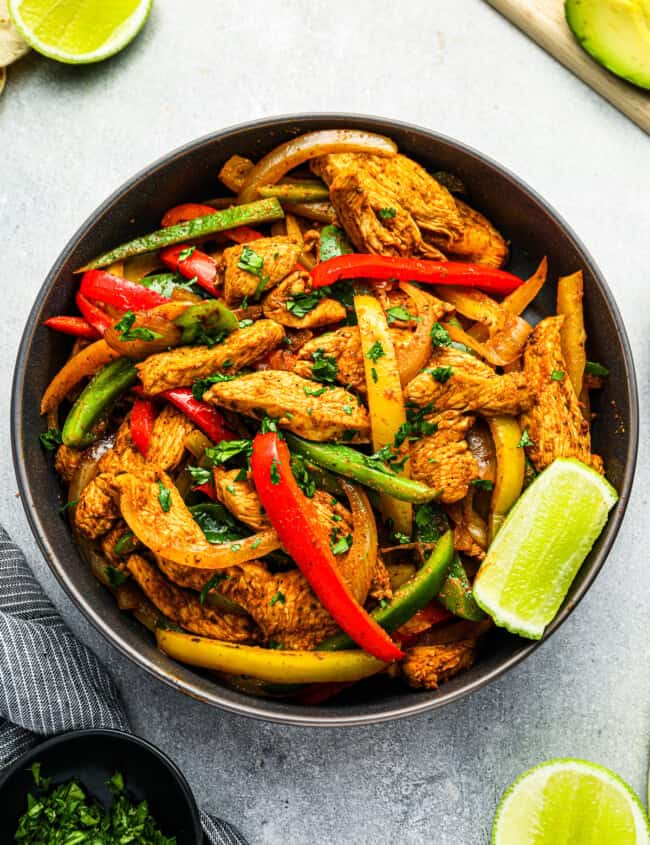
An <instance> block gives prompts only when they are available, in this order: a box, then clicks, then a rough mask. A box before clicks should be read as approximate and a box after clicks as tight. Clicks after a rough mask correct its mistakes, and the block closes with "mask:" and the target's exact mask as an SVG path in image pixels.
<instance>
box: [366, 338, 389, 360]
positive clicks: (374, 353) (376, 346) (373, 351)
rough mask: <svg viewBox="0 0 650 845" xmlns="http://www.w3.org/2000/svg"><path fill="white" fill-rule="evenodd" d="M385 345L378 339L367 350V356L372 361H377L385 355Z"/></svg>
mask: <svg viewBox="0 0 650 845" xmlns="http://www.w3.org/2000/svg"><path fill="white" fill-rule="evenodd" d="M385 354H386V353H385V352H384V347H383V346H382V345H381V343H380V342H379V341H378V340H376V341H375V342H374V343H373V344H372V346H371V347H370V349H369V350H368V351H367V352H366V358H369V359H370V360H371V361H374V362H376V361H377V359H378V358H381V357H383V356H384V355H385Z"/></svg>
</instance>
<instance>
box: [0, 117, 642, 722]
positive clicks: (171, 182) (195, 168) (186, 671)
mask: <svg viewBox="0 0 650 845" xmlns="http://www.w3.org/2000/svg"><path fill="white" fill-rule="evenodd" d="M337 126H343V127H353V128H363V129H368V130H372V131H376V132H380V133H383V134H385V135H390V136H391V137H392V138H393V139H394V140H395V141H396V142H397V144H398V145H399V148H400V150H401V151H402V152H404V153H406V154H407V155H410V156H412V157H413V158H415V159H417V160H418V161H420V162H421V163H422V164H424V165H425V166H426V167H428V168H430V169H431V170H434V171H436V170H448V171H452V172H453V173H456V174H457V175H458V176H459V177H460V178H461V179H462V180H463V181H464V182H465V184H466V185H467V187H468V190H469V201H470V203H471V204H472V205H473V206H475V207H476V208H478V209H479V210H480V211H483V212H484V213H485V214H486V215H487V216H488V218H489V219H490V220H492V221H493V222H494V223H495V225H496V226H497V227H498V228H499V229H500V230H501V231H502V232H503V233H504V234H505V236H506V237H507V238H508V239H509V240H510V241H511V243H512V257H511V259H510V265H509V267H510V269H511V270H513V271H514V272H515V273H517V274H520V275H522V276H525V275H526V274H529V273H531V272H532V271H533V269H534V268H535V267H536V265H537V264H538V262H539V260H540V259H541V257H542V256H544V255H547V256H548V259H549V267H550V278H551V279H554V278H557V276H558V275H561V274H563V273H569V272H572V271H574V270H577V269H579V268H582V270H583V272H584V278H585V312H586V323H587V331H588V334H589V353H590V356H591V358H593V359H594V360H597V361H604V362H606V363H607V366H608V367H609V369H610V372H611V377H610V378H609V379H608V380H607V383H606V385H605V389H604V390H603V391H601V392H600V394H599V395H598V396H596V397H595V400H594V410H595V411H596V412H597V414H598V416H597V419H596V422H595V424H594V427H593V439H594V450H595V451H597V452H599V453H600V454H601V455H602V456H603V458H604V460H605V465H606V467H607V472H608V476H609V478H610V480H611V481H612V483H613V484H614V485H615V487H616V488H617V489H618V491H619V493H620V501H619V503H618V504H617V506H616V507H615V508H614V510H613V512H612V513H611V514H610V518H609V522H608V524H607V526H606V528H605V530H604V531H603V533H602V534H601V536H600V537H599V539H598V541H597V543H596V545H595V546H594V548H593V550H592V551H591V553H590V555H589V557H588V558H587V560H586V561H585V563H584V565H583V566H582V568H581V570H580V572H579V574H578V576H577V578H576V579H575V581H574V583H573V585H572V587H571V590H570V591H569V595H568V596H567V599H566V601H565V602H564V605H563V607H562V609H561V610H560V612H559V613H558V615H557V617H556V619H555V620H554V622H553V623H552V624H551V625H550V626H549V627H548V629H547V631H546V634H545V638H546V637H548V636H550V635H551V634H552V633H553V632H554V631H556V630H557V629H558V627H559V626H560V625H561V624H562V622H564V620H565V619H566V618H567V616H568V615H569V614H570V613H571V611H572V610H573V608H574V607H575V606H576V604H577V603H578V601H580V599H581V598H582V597H583V596H584V594H585V593H586V591H587V590H588V589H589V586H590V585H591V583H592V582H593V580H594V578H595V577H596V575H597V573H598V571H599V569H600V567H601V566H602V565H603V563H604V561H605V558H606V557H607V554H608V552H609V550H610V548H611V546H612V543H613V542H614V538H615V537H616V534H617V532H618V530H619V527H620V524H621V520H622V518H623V514H624V512H625V508H626V505H627V501H628V497H629V493H630V488H631V485H632V478H633V475H634V467H635V462H636V452H637V440H638V406H637V389H636V381H635V376H634V366H633V363H632V356H631V353H630V348H629V344H628V340H627V336H626V334H625V329H624V327H623V323H622V320H621V316H620V314H619V312H618V309H617V307H616V304H615V302H614V299H613V297H612V295H611V293H610V291H609V288H608V287H607V284H606V282H605V280H604V279H603V277H602V275H601V274H600V272H599V271H598V269H597V268H596V266H595V264H594V262H593V260H592V258H591V257H590V255H589V254H588V252H587V251H586V250H585V248H584V247H583V246H582V244H581V243H580V242H579V241H578V239H577V238H576V236H575V235H574V234H573V233H572V232H571V230H570V229H569V228H568V226H567V225H566V224H565V223H564V221H562V220H561V219H560V217H559V216H558V215H557V214H556V213H555V212H554V211H553V210H552V209H551V208H549V206H548V205H547V204H546V203H545V202H544V201H543V200H542V199H541V198H540V197H539V196H538V195H537V194H535V193H534V191H532V190H531V189H530V188H528V187H527V186H526V185H524V184H523V183H522V182H521V181H520V180H519V179H517V178H516V177H515V176H513V175H512V174H511V173H509V172H508V171H506V170H504V169H503V168H502V167H500V166H499V165H497V164H495V163H494V162H492V161H490V160H488V159H486V158H485V157H484V156H482V155H480V154H479V153H477V152H476V151H474V150H471V149H469V148H468V147H466V146H464V145H463V144H460V143H458V142H457V141H453V140H451V139H449V138H444V137H441V136H440V135H436V134H434V133H432V132H428V131H427V130H425V129H421V128H418V127H415V126H410V125H407V124H404V123H398V122H396V121H391V120H385V119H381V118H371V117H358V116H351V115H335V114H334V115H332V114H329V115H302V116H295V117H281V118H270V119H267V120H262V121H258V122H256V123H252V124H246V125H244V126H238V127H234V128H232V129H225V130H223V131H221V132H217V133H215V134H213V135H209V136H207V137H205V138H201V139H199V140H198V141H194V142H193V143H191V144H188V145H187V146H185V147H183V148H181V149H179V150H176V151H175V152H173V153H171V154H170V155H168V156H166V157H165V158H163V159H161V160H160V161H158V162H156V163H155V164H152V165H151V166H150V167H148V168H146V169H145V170H144V171H142V172H141V173H139V174H138V175H137V176H134V177H133V179H131V180H130V181H129V182H127V183H126V184H125V185H124V186H123V187H121V188H120V189H119V190H118V191H117V192H116V193H114V194H113V195H112V196H111V197H109V198H108V199H107V200H106V201H105V202H104V203H103V204H102V205H101V206H100V207H99V208H98V209H97V211H95V213H94V214H93V215H92V216H91V217H90V218H89V219H88V220H87V221H86V222H85V223H84V224H83V226H82V227H81V229H80V230H79V231H78V232H77V234H76V235H75V236H74V237H73V238H72V240H71V241H70V243H69V244H68V245H67V246H66V247H65V249H64V250H63V252H62V254H61V255H60V256H59V258H58V260H57V261H56V263H55V265H54V267H53V268H52V270H51V271H50V273H49V275H48V277H47V279H46V280H45V283H44V285H43V287H42V289H41V292H40V293H39V295H38V297H37V298H36V302H35V304H34V307H33V309H32V312H31V314H30V316H29V320H28V322H27V327H26V329H25V333H24V336H23V339H22V342H21V345H20V351H19V354H18V360H17V364H16V372H15V378H14V385H13V407H12V424H13V439H12V442H13V454H14V462H15V467H16V474H17V476H18V483H19V487H20V491H21V495H22V500H23V504H24V506H25V509H26V512H27V517H28V519H29V522H30V524H31V527H32V530H33V532H34V535H35V536H36V539H37V541H38V543H39V545H40V547H41V549H42V551H43V554H44V555H45V556H46V558H47V560H48V562H49V565H50V567H51V568H52V570H53V572H54V573H55V575H56V576H57V578H58V579H59V581H60V582H61V584H62V585H63V587H64V588H65V590H66V591H67V592H68V594H69V595H70V597H71V598H72V599H73V601H75V603H76V604H77V605H78V606H79V607H80V608H81V610H82V611H83V612H84V613H85V614H86V616H87V617H88V618H89V619H90V621H91V622H92V623H93V624H94V625H95V626H96V627H97V628H98V629H99V630H100V631H101V632H102V633H103V634H104V635H105V636H106V637H107V638H108V639H109V640H110V641H111V642H112V643H113V644H114V645H115V646H117V648H119V649H120V650H121V651H122V652H124V653H125V654H127V655H128V656H129V657H130V658H131V659H132V660H134V661H135V662H136V663H138V664H139V665H140V666H142V667H143V668H144V669H146V670H147V671H148V672H151V673H152V674H153V675H155V676H156V677H158V678H160V679H162V680H164V681H165V682H166V683H168V684H170V685H172V686H175V687H177V688H179V689H181V690H183V691H184V692H186V693H188V694H189V695H191V696H193V697H195V698H198V699H200V700H202V701H206V702H208V703H210V704H213V705H217V706H218V707H223V708H225V709H227V710H233V711H235V712H237V713H241V714H243V715H249V716H256V717H259V718H264V719H269V720H272V721H278V722H289V723H293V724H301V725H349V724H359V723H370V722H379V721H382V720H386V719H394V718H397V717H401V716H408V715H411V714H414V713H419V712H422V711H424V710H430V709H433V708H436V707H441V706H442V705H444V704H447V703H448V702H450V701H454V700H455V699H457V698H460V697H461V696H463V695H466V694H467V693H469V692H471V691H472V690H475V689H478V688H479V687H481V686H483V685H484V684H486V683H489V682H490V681H491V680H493V679H494V678H496V677H498V676H499V675H500V674H502V673H503V672H504V671H505V670H506V669H508V668H510V667H511V666H514V665H515V664H516V663H518V662H519V661H520V660H522V659H523V658H524V657H526V656H527V655H528V654H530V653H531V652H532V651H533V649H534V648H536V647H537V645H538V643H536V642H530V641H525V640H522V639H519V638H517V637H514V636H510V635H508V634H506V633H505V632H504V631H501V630H497V631H494V632H493V633H492V634H491V635H490V636H489V637H487V638H486V639H485V641H484V643H483V646H482V652H481V655H480V659H479V660H478V661H477V663H476V665H475V666H473V667H472V668H471V669H470V670H469V671H467V672H465V673H464V674H462V675H459V676H458V677H456V678H454V679H452V680H451V681H449V682H448V683H446V684H445V685H444V686H443V687H441V688H440V689H439V690H436V691H428V692H417V693H416V692H412V691H409V690H407V689H405V688H404V687H402V686H398V685H396V684H391V683H390V682H388V681H382V682H378V681H377V680H375V681H373V682H369V683H366V684H359V685H355V686H354V687H353V688H352V690H351V691H350V693H349V694H348V696H347V698H344V697H341V698H339V699H337V700H335V703H332V704H330V705H328V706H321V707H303V706H299V705H297V704H292V703H290V702H285V701H278V700H270V699H258V698H253V697H251V696H248V695H245V694H242V693H240V692H236V691H234V690H231V689H229V688H228V687H226V686H224V685H223V684H221V683H219V682H218V681H217V680H215V679H214V677H211V676H209V675H207V674H202V673H200V672H198V671H196V670H194V669H191V668H190V667H187V666H182V665H181V664H179V663H176V662H175V661H173V660H170V659H169V658H168V657H166V656H165V655H163V654H161V653H160V652H159V651H158V650H157V649H156V646H155V643H154V641H153V638H152V637H151V635H150V634H149V632H148V631H147V630H146V629H145V628H143V627H142V626H141V625H140V624H139V623H137V622H136V621H135V620H133V619H132V618H130V617H128V616H126V615H124V614H122V613H121V612H120V611H119V610H118V608H117V606H116V604H115V602H114V600H113V597H112V596H111V595H110V594H109V593H108V591H106V590H105V589H104V588H103V587H101V585H100V584H98V583H97V581H96V580H95V579H94V578H93V576H92V574H91V573H90V571H89V569H88V567H87V566H86V565H85V564H84V562H83V560H82V559H81V557H80V555H79V552H78V551H77V548H76V547H75V545H74V543H73V541H72V537H71V535H70V531H69V529H68V526H67V524H66V523H65V521H64V520H62V519H61V517H60V516H59V514H58V513H57V508H56V503H57V501H61V492H62V490H61V486H60V484H59V482H58V480H57V478H56V475H55V473H54V471H53V469H52V465H51V460H50V459H49V457H48V456H47V455H45V454H44V453H43V451H42V450H41V449H40V448H39V445H38V434H39V433H40V432H41V431H42V430H43V428H44V424H43V421H42V419H41V418H40V417H39V408H38V406H39V399H40V396H41V394H42V393H43V390H44V388H45V387H46V385H47V384H48V382H49V381H50V379H51V378H52V376H53V375H54V373H55V372H56V370H57V369H58V367H59V366H60V365H61V364H62V363H63V361H64V360H65V357H66V355H67V354H68V350H69V347H70V344H69V340H66V339H65V337H63V336H61V335H57V334H55V333H54V332H50V331H48V330H46V329H45V328H43V326H42V322H43V320H44V319H46V318H48V317H50V316H52V315H55V314H63V313H66V312H70V311H72V310H73V308H74V290H75V287H76V284H75V281H74V279H73V277H72V270H74V269H75V268H77V267H80V266H82V265H83V264H84V263H85V262H86V261H88V260H90V259H91V258H93V257H94V256H95V255H97V254H99V253H100V252H103V251H104V250H106V249H108V248H110V247H112V246H114V245H115V244H117V243H119V242H121V241H126V240H129V239H130V238H132V237H134V236H136V235H138V234H142V233H144V232H147V231H149V230H152V229H156V228H157V227H158V225H159V221H160V218H161V216H162V214H163V212H164V211H165V210H166V209H167V208H169V207H170V206H172V205H175V204H177V203H180V202H186V201H189V200H201V199H202V198H205V197H208V196H213V195H214V194H215V193H216V192H217V191H218V182H217V178H216V174H217V173H218V171H219V168H220V167H221V165H222V164H223V163H224V161H225V160H226V159H227V158H228V157H229V156H231V155H233V154H234V153H240V154H242V155H247V156H250V157H252V158H259V157H260V156H261V155H262V154H264V153H265V152H267V151H268V150H269V149H271V148H272V147H273V146H275V145H276V144H279V143H281V142H283V141H285V140H287V139H288V138H290V137H293V136H295V135H299V134H301V133H303V132H307V131H310V130H314V129H319V128H328V127H330V128H331V127H337ZM540 299H541V302H540V304H539V307H540V311H539V312H538V313H537V314H534V313H533V314H531V315H530V316H531V318H535V317H537V318H539V316H540V315H541V314H542V313H544V314H550V313H553V311H554V306H555V302H554V300H555V290H554V285H547V286H546V290H545V291H544V292H543V294H542V296H541V297H540Z"/></svg>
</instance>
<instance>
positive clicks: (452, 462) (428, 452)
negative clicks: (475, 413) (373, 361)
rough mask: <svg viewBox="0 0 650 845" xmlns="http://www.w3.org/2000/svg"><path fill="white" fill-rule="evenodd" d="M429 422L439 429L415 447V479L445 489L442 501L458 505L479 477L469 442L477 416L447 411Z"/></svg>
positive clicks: (413, 465)
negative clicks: (466, 437)
mask: <svg viewBox="0 0 650 845" xmlns="http://www.w3.org/2000/svg"><path fill="white" fill-rule="evenodd" d="M426 419H427V421H428V422H431V423H434V424H435V425H437V426H438V428H437V431H435V432H434V433H433V434H428V435H426V436H425V437H421V438H420V439H419V440H417V441H415V442H414V443H412V444H411V476H412V477H413V478H415V479H416V480H417V481H422V482H423V483H424V484H428V485H429V487H432V488H433V489H434V490H441V491H442V492H441V494H440V501H441V502H445V503H449V502H458V501H460V499H463V498H464V497H465V496H466V495H467V491H468V489H469V485H470V483H471V482H472V480H473V479H474V478H477V477H478V464H477V462H476V459H475V458H474V455H472V453H471V452H470V449H469V446H468V444H467V440H466V439H465V435H466V434H467V431H468V430H469V429H470V428H471V427H472V425H474V417H471V416H465V415H463V414H459V413H458V412H457V411H443V412H442V413H441V414H433V415H431V416H428V417H427V418H426Z"/></svg>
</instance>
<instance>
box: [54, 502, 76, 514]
mask: <svg viewBox="0 0 650 845" xmlns="http://www.w3.org/2000/svg"><path fill="white" fill-rule="evenodd" d="M78 503H79V499H70V501H69V502H66V503H65V505H61V507H60V508H59V513H65V512H66V511H67V510H68V508H74V507H76V506H77V504H78Z"/></svg>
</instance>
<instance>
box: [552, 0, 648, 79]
mask: <svg viewBox="0 0 650 845" xmlns="http://www.w3.org/2000/svg"><path fill="white" fill-rule="evenodd" d="M564 13H565V15H566V19H567V22H568V24H569V26H570V27H571V30H572V32H573V34H574V35H575V37H576V38H577V39H578V41H579V42H580V44H581V45H582V46H583V47H584V49H585V50H586V51H587V52H588V53H590V54H591V55H592V56H593V57H594V59H596V60H597V61H598V62H600V63H601V64H602V65H604V66H605V67H606V68H607V69H608V70H611V71H612V72H613V73H615V74H617V75H618V76H622V77H623V78H624V79H627V80H628V81H629V82H633V83H634V84H635V85H640V86H641V87H642V88H648V89H650V0H565V3H564Z"/></svg>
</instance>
